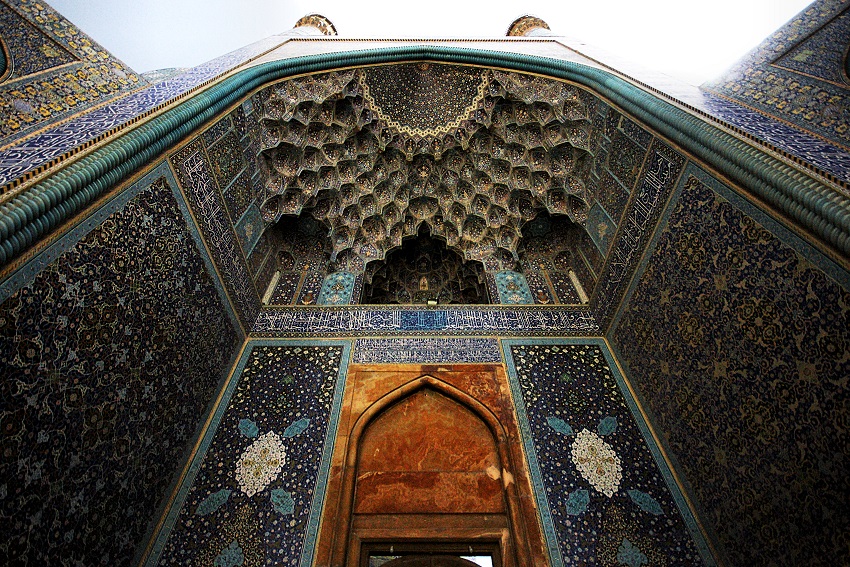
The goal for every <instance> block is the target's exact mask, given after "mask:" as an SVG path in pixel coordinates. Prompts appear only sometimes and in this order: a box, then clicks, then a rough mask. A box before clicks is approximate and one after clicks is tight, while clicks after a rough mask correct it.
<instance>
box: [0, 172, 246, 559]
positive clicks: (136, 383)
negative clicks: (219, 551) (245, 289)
mask: <svg viewBox="0 0 850 567" xmlns="http://www.w3.org/2000/svg"><path fill="white" fill-rule="evenodd" d="M162 171H163V170H162V169H161V168H160V169H159V170H157V171H155V172H154V173H153V174H152V175H151V176H149V177H147V178H145V179H143V180H141V181H140V182H139V183H138V184H137V185H136V186H134V187H131V188H129V189H127V190H125V191H124V192H123V193H122V194H121V195H120V196H119V197H116V199H115V200H114V201H113V202H111V203H110V204H108V205H106V206H105V207H104V209H102V210H101V211H100V212H99V213H98V214H99V215H101V217H100V218H99V219H97V220H96V222H94V223H92V224H86V223H84V224H83V225H81V227H79V229H76V230H75V231H72V233H69V234H68V235H66V236H65V237H63V240H60V241H58V242H57V243H56V244H54V245H53V247H51V248H50V249H48V250H46V251H45V252H43V253H42V255H41V256H37V257H36V258H34V259H33V260H32V261H31V262H30V263H29V264H28V265H25V266H24V267H23V268H21V270H20V271H19V272H18V273H17V274H16V275H13V276H12V277H10V278H8V279H7V280H6V281H4V282H3V283H2V286H0V301H2V303H0V376H2V377H3V379H2V381H0V388H2V394H0V423H2V425H0V427H1V428H2V432H3V434H2V437H0V454H2V459H0V479H2V480H0V524H2V525H3V536H4V537H3V538H2V540H0V557H6V558H7V559H6V560H7V561H10V562H11V563H12V564H30V565H47V564H68V565H71V564H83V565H103V564H124V565H126V564H129V563H130V562H131V560H132V558H133V555H134V552H135V550H136V545H137V544H138V542H139V541H140V540H141V539H142V538H143V536H144V534H145V531H146V529H147V527H148V522H149V521H150V519H151V518H152V517H153V515H154V514H155V512H156V509H157V506H158V505H159V503H160V500H161V499H162V497H163V495H164V493H165V490H166V486H167V484H168V481H169V479H171V478H172V476H173V473H174V467H175V463H178V462H180V460H181V459H182V458H183V453H184V450H185V446H186V443H187V442H188V441H189V440H190V439H192V437H193V436H194V435H195V430H196V427H197V425H198V423H199V422H200V420H201V417H202V416H203V415H204V412H205V409H206V407H207V404H208V403H209V402H210V400H211V399H212V398H213V396H214V394H215V392H216V390H217V387H218V385H219V382H220V380H221V379H222V377H223V375H224V373H225V372H226V371H227V369H228V368H229V367H230V365H231V364H232V361H231V357H233V356H234V354H235V349H236V347H237V345H238V343H239V342H241V336H240V335H239V334H237V331H236V329H235V327H234V322H233V320H231V319H230V316H229V310H228V307H227V306H226V305H225V304H224V303H223V302H222V299H221V294H220V293H219V291H218V290H217V289H216V286H215V284H214V282H213V280H212V278H211V277H210V275H209V269H208V267H207V265H206V263H205V261H204V259H203V257H202V256H201V254H200V253H199V250H198V248H197V244H196V241H195V240H194V239H193V238H192V236H191V233H190V231H189V230H187V225H186V217H187V216H188V215H187V214H186V213H185V212H184V211H183V210H182V208H181V205H180V202H179V201H178V199H177V198H176V197H175V195H174V193H173V181H170V180H169V178H168V176H167V175H164V174H163V173H162ZM4 562H5V561H4Z"/></svg>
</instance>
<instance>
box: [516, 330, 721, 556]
mask: <svg viewBox="0 0 850 567" xmlns="http://www.w3.org/2000/svg"><path fill="white" fill-rule="evenodd" d="M500 342H501V345H502V355H503V357H504V360H505V368H506V370H507V375H508V384H509V385H510V388H511V395H512V396H513V398H514V406H515V408H516V414H517V420H518V422H519V430H520V436H521V437H522V443H523V447H524V448H525V454H526V456H527V458H528V468H529V475H530V477H531V484H532V487H533V489H534V497H535V500H536V502H537V509H538V511H539V513H540V521H541V523H542V525H543V533H544V536H545V538H546V546H547V549H548V550H549V558H550V561H551V564H552V567H563V566H564V565H567V564H569V562H568V561H565V560H564V557H563V556H562V555H561V551H560V548H559V546H558V541H557V538H556V536H555V529H554V524H553V521H552V515H551V512H550V507H549V500H548V498H547V497H546V489H545V487H544V486H543V478H542V474H541V472H540V464H539V461H538V459H537V454H536V451H535V448H534V442H533V440H532V436H531V426H530V425H529V421H528V415H527V414H526V412H525V399H524V398H523V395H522V389H521V388H520V385H519V380H518V378H517V374H516V367H515V366H514V360H513V355H512V354H511V351H510V347H512V346H522V345H593V346H598V347H600V350H602V353H603V355H604V356H605V361H606V362H607V364H608V369H609V370H610V371H611V374H612V375H613V376H614V379H615V380H616V381H617V386H618V387H619V388H620V393H621V394H622V395H623V398H624V399H625V400H626V405H627V406H628V407H629V410H630V411H631V413H632V417H634V419H635V422H636V423H637V426H638V428H639V429H640V432H641V435H643V438H644V441H645V442H646V444H647V446H648V447H649V450H650V452H651V453H652V457H653V459H654V460H655V463H656V465H657V466H658V470H659V471H660V472H661V475H662V477H663V478H664V482H665V484H666V485H667V489H668V490H669V491H670V494H671V495H672V496H673V500H674V501H675V503H676V506H677V508H678V509H679V513H680V514H681V516H682V519H683V520H684V522H685V525H686V526H687V528H688V531H689V532H690V534H691V537H692V539H693V541H694V543H695V545H696V547H697V549H698V550H699V553H700V556H701V557H702V559H703V561H704V562H705V564H706V565H710V566H715V565H716V564H717V563H716V561H715V559H714V556H713V555H712V553H711V551H710V549H709V546H708V543H707V542H706V540H705V537H704V535H703V533H702V531H701V530H700V528H699V526H698V525H697V522H696V519H695V518H694V516H693V514H692V513H691V510H690V508H689V507H688V504H687V502H686V501H685V497H684V495H683V494H682V492H681V490H680V489H679V485H678V484H677V483H676V480H675V479H674V477H673V473H672V471H671V470H670V468H669V467H668V465H667V461H666V460H665V459H664V456H663V455H662V453H661V450H660V449H659V447H658V445H657V444H656V443H655V439H654V437H653V435H652V432H651V431H650V428H649V425H648V424H647V423H646V421H645V420H644V419H643V416H642V414H641V411H640V408H639V407H638V404H637V402H636V401H635V400H634V398H633V397H632V395H631V392H630V391H629V387H628V386H627V385H626V382H625V379H624V377H623V375H622V374H621V373H620V371H619V368H618V366H617V363H616V360H615V359H614V356H613V354H612V353H611V351H610V350H609V349H608V345H607V344H606V342H605V340H604V339H593V338H557V339H533V338H529V339H502V340H501V341H500Z"/></svg>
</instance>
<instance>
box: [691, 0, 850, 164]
mask: <svg viewBox="0 0 850 567" xmlns="http://www.w3.org/2000/svg"><path fill="white" fill-rule="evenodd" d="M848 10H850V2H848V1H847V0H818V1H817V2H814V3H813V4H812V5H810V6H809V7H808V8H806V9H805V10H803V11H802V12H800V14H798V15H797V16H796V17H795V18H794V19H792V20H791V21H790V22H788V23H787V24H786V25H785V26H783V27H782V28H780V29H779V30H778V31H777V32H776V33H774V34H772V35H771V36H770V37H769V38H767V39H766V40H765V41H764V42H763V43H762V44H761V45H759V46H758V47H757V48H756V49H754V50H753V51H752V52H751V53H749V54H748V55H747V56H746V57H744V58H743V59H742V60H741V61H740V62H738V63H737V64H736V65H735V66H733V67H732V69H731V70H730V71H729V72H728V73H726V74H725V75H724V76H722V77H720V78H719V79H717V80H714V81H710V82H709V83H706V84H705V85H704V88H706V89H707V90H708V91H709V92H712V93H715V94H718V95H721V96H723V97H728V98H730V99H732V100H734V101H737V102H741V103H743V104H746V105H747V106H750V107H752V108H755V109H756V110H759V111H761V112H764V113H766V114H769V115H771V116H774V117H776V118H778V119H780V120H782V121H785V122H788V123H791V124H793V125H795V126H797V127H799V128H801V129H803V130H806V131H808V132H811V133H813V134H815V135H816V136H821V137H823V138H825V139H827V140H829V141H831V142H833V143H835V144H838V145H840V146H843V147H844V148H847V147H848V146H850V96H848V95H849V94H850V90H848V89H850V80H848V78H847V75H846V73H845V72H844V69H843V67H844V57H845V56H846V53H847V46H848V32H850V12H849V11H848Z"/></svg>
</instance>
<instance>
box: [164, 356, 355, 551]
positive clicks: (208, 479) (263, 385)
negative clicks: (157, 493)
mask: <svg viewBox="0 0 850 567" xmlns="http://www.w3.org/2000/svg"><path fill="white" fill-rule="evenodd" d="M348 353H349V345H348V343H341V342H339V341H336V342H334V341H328V342H320V341H306V342H305V341H291V342H288V341H266V342H262V341H260V342H252V343H249V346H248V347H247V349H246V352H245V354H244V355H243V357H242V360H241V362H240V363H239V365H238V367H237V370H236V372H235V374H234V376H233V377H232V378H231V381H230V384H229V385H228V387H227V389H226V391H225V395H224V397H223V399H222V402H221V405H220V406H219V407H218V409H217V410H216V413H215V417H214V420H213V423H212V425H211V427H210V429H209V430H207V432H206V433H205V436H204V438H203V443H202V445H201V450H200V452H199V453H198V454H197V455H196V456H195V458H194V462H193V464H192V468H191V470H190V473H189V475H188V476H187V480H186V482H184V484H183V486H182V487H181V489H180V492H179V500H180V501H179V502H178V503H177V505H176V506H174V507H173V508H172V513H171V514H170V516H169V517H168V521H167V522H166V524H165V526H166V528H165V529H164V530H163V531H162V532H161V533H160V534H159V538H158V542H157V544H156V545H155V546H154V549H153V553H152V554H151V555H150V557H149V559H148V564H149V565H153V564H159V565H175V564H182V565H189V564H192V565H195V564H197V565H243V564H244V565H269V564H274V565H301V566H305V567H306V566H308V565H311V564H312V555H313V548H314V544H315V539H316V534H317V530H318V520H319V515H320V513H321V509H322V502H323V498H324V490H325V482H326V479H327V475H328V471H329V466H330V455H331V454H332V452H333V441H334V437H335V435H336V429H337V420H338V417H339V409H340V404H341V397H342V390H343V383H344V379H345V368H346V366H347V364H348Z"/></svg>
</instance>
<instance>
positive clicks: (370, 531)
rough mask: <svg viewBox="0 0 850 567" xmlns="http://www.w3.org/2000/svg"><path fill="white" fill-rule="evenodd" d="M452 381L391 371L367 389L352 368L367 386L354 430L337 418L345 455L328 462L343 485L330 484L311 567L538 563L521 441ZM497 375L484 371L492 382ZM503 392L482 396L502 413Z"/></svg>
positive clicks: (539, 548)
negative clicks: (335, 467)
mask: <svg viewBox="0 0 850 567" xmlns="http://www.w3.org/2000/svg"><path fill="white" fill-rule="evenodd" d="M482 366H483V365H482ZM374 368H375V367H371V368H368V369H365V371H364V372H363V373H362V374H361V375H360V376H362V375H363V374H370V375H374V374H375V371H374ZM477 370H480V368H477ZM455 373H457V372H452V371H451V370H447V371H446V373H445V374H443V373H435V374H440V375H441V378H447V381H444V380H442V379H440V378H437V377H435V376H432V375H419V376H418V377H414V378H413V379H410V378H409V377H407V376H405V375H404V373H399V374H398V376H397V378H396V379H392V378H393V377H392V376H391V375H392V374H393V373H392V372H388V373H387V374H389V375H387V376H380V377H379V378H378V379H375V376H371V378H372V379H370V380H368V382H367V381H365V380H358V377H359V376H358V372H357V369H355V371H354V374H355V376H354V377H353V378H354V380H353V381H352V380H351V375H350V378H349V384H355V385H356V384H360V385H361V386H362V388H361V389H360V391H359V392H356V393H354V394H353V395H352V396H351V398H350V401H351V402H352V403H351V406H350V408H351V410H352V411H351V414H350V415H349V416H347V417H348V424H350V426H346V424H345V420H343V424H342V426H341V427H342V429H341V431H340V434H339V436H338V440H339V441H340V442H344V443H345V448H344V449H342V448H338V449H339V451H338V452H337V455H336V456H335V459H334V460H335V461H336V462H338V463H339V469H338V473H337V474H338V476H337V479H336V480H337V481H338V482H334V480H335V479H331V482H330V483H329V493H328V500H327V503H326V505H325V512H324V519H323V525H322V529H321V532H320V539H319V551H318V555H317V558H316V559H317V561H316V564H317V565H334V566H342V565H345V566H347V567H354V566H370V565H381V566H383V565H384V564H387V565H392V566H393V567H394V566H395V565H399V566H401V565H407V564H408V563H405V562H400V563H397V564H396V563H392V562H394V561H400V560H402V559H403V560H405V561H407V562H414V563H411V565H419V564H422V565H431V564H433V565H442V564H446V565H460V564H461V563H459V562H458V561H457V560H460V559H461V558H463V557H467V558H469V557H474V556H477V557H484V558H485V560H486V561H487V563H485V564H492V565H494V566H504V567H512V566H518V565H540V564H545V555H544V552H543V545H542V538H541V535H540V530H539V526H538V525H537V521H536V514H535V512H534V510H533V507H531V508H530V509H529V507H528V506H525V508H524V507H523V500H524V501H525V503H526V504H527V503H530V502H531V498H530V486H529V485H528V479H527V475H526V474H525V472H524V469H525V465H524V459H523V458H522V454H521V449H520V447H519V443H513V442H512V441H511V439H509V438H510V437H513V438H515V439H517V440H518V436H517V435H516V432H515V431H514V433H513V435H510V436H509V434H508V433H507V432H506V430H505V428H504V427H503V425H502V422H501V420H500V417H501V416H497V415H496V414H495V413H494V412H493V411H491V410H490V409H489V408H488V407H487V406H486V405H484V404H483V403H482V402H481V401H479V400H478V399H476V398H475V397H473V396H472V395H470V393H469V392H468V391H464V390H463V389H461V388H459V387H457V386H456V385H453V384H452V383H450V382H452V381H454V382H455V383H458V382H462V381H463V380H464V378H465V379H467V380H468V378H469V377H468V376H465V377H458V376H452V374H455ZM457 374H462V372H460V373H457ZM496 374H497V372H495V369H494V370H493V371H492V372H490V376H489V377H490V378H491V379H492V381H493V383H497V382H498V381H499V377H497V376H496ZM459 378H460V379H459ZM405 379H406V381H404V380H405ZM399 382H401V383H400V384H399ZM380 385H384V386H385V387H384V388H383V391H381V390H382V388H381V386H380ZM458 385H462V384H458ZM355 387H357V386H355ZM466 389H467V390H468V389H469V388H466ZM473 389H474V388H473ZM498 391H499V388H498V386H496V387H491V388H490V389H489V391H488V394H487V396H484V397H485V398H487V397H488V396H489V397H490V399H489V400H486V401H488V402H489V403H490V404H491V405H494V404H493V402H494V401H495V402H496V404H495V405H498V406H499V411H500V412H504V411H505V408H508V407H510V406H509V405H505V404H503V403H502V400H497V399H496V398H493V397H492V396H491V394H492V393H497V392H498ZM499 395H500V394H497V398H498V396H499ZM365 397H368V398H371V399H369V403H367V401H366V399H364V398H365ZM358 398H359V399H358ZM345 414H346V410H345V409H343V415H344V416H345ZM508 422H509V425H510V428H514V427H515V420H514V419H512V418H511V419H509V420H508ZM346 429H347V430H348V431H346ZM340 457H343V458H340ZM339 461H343V462H339ZM517 461H519V462H517ZM335 464H336V463H335ZM517 470H521V471H522V472H521V473H520V474H519V475H518V476H520V477H521V478H522V482H521V483H520V484H521V486H519V487H518V483H517V481H516V476H517V475H516V473H517ZM529 524H531V525H529ZM529 533H531V534H533V537H532V538H529ZM530 539H531V540H535V541H534V542H533V543H532V542H530ZM417 558H418V559H417ZM449 558H452V559H449ZM417 560H418V561H420V563H416V562H415V561H417ZM541 560H542V561H541ZM434 561H442V562H443V563H439V562H438V563H433V562H434ZM464 561H469V559H464ZM423 562H424V563H423ZM475 564H476V565H478V564H480V563H475Z"/></svg>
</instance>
